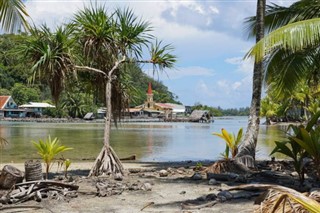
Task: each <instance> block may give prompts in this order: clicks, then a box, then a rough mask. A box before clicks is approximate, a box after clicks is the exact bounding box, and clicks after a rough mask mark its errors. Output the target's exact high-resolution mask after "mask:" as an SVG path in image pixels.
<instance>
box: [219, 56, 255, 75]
mask: <svg viewBox="0 0 320 213" xmlns="http://www.w3.org/2000/svg"><path fill="white" fill-rule="evenodd" d="M225 62H226V63H229V64H233V65H237V68H236V71H237V72H240V73H243V74H245V75H252V72H253V60H251V59H247V60H243V59H242V57H233V58H227V59H226V60H225Z"/></svg>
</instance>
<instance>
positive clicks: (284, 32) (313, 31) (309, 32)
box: [245, 18, 320, 61]
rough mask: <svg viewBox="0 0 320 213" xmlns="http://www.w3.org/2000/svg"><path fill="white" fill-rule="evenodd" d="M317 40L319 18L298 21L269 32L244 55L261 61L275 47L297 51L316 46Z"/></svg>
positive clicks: (319, 30)
mask: <svg viewBox="0 0 320 213" xmlns="http://www.w3.org/2000/svg"><path fill="white" fill-rule="evenodd" d="M319 41H320V18H314V19H310V20H305V21H299V22H295V23H291V24H288V25H286V26H284V27H281V28H278V29H277V30H275V31H273V32H271V33H270V34H269V35H267V36H265V37H264V38H263V39H262V40H260V41H259V42H258V43H257V44H256V45H255V46H254V47H253V48H251V49H250V51H249V52H248V53H247V54H246V56H245V57H246V58H248V57H255V59H256V61H262V60H263V59H264V58H265V56H267V55H268V54H270V53H271V52H272V51H273V50H275V49H276V48H282V49H284V50H286V51H291V52H298V51H301V50H303V49H305V48H306V47H314V46H316V45H317V44H318V43H319Z"/></svg>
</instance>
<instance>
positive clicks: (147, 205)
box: [140, 202, 154, 211]
mask: <svg viewBox="0 0 320 213" xmlns="http://www.w3.org/2000/svg"><path fill="white" fill-rule="evenodd" d="M153 204H154V202H149V203H147V204H146V205H144V206H143V207H142V209H140V211H143V210H144V209H145V208H147V207H149V206H151V205H153Z"/></svg>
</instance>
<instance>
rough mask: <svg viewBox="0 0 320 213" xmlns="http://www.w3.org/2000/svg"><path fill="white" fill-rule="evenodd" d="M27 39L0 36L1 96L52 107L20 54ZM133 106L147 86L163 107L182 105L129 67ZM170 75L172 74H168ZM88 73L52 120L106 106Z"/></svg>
mask: <svg viewBox="0 0 320 213" xmlns="http://www.w3.org/2000/svg"><path fill="white" fill-rule="evenodd" d="M26 37H27V35H25V34H21V35H13V34H4V35H0V95H12V96H13V98H14V100H15V101H16V103H17V104H18V105H21V104H24V103H27V102H30V101H32V102H37V101H44V102H49V103H52V97H51V94H50V88H49V86H48V85H47V84H46V83H45V82H40V84H35V83H34V82H32V81H31V78H30V76H32V71H31V70H32V66H31V65H30V64H29V63H28V62H27V61H26V59H25V58H24V57H23V54H21V52H20V48H19V47H20V43H21V41H22V40H24V39H25V38H26ZM127 68H129V69H130V75H129V76H126V78H127V79H126V80H127V81H129V82H130V85H131V90H130V94H129V95H130V103H129V105H130V106H137V105H140V104H143V103H144V101H145V100H146V91H147V86H148V83H149V82H151V84H152V89H153V93H154V100H155V101H156V102H162V103H166V102H169V103H180V102H179V101H178V96H176V95H175V94H173V93H172V92H170V91H169V90H168V88H167V87H166V86H165V85H164V84H163V83H162V82H161V81H157V80H154V79H153V78H151V77H150V76H148V75H147V74H145V73H144V72H143V71H142V70H141V68H140V67H139V66H138V65H136V64H130V65H128V67H127ZM168 74H169V75H170V73H168ZM91 80H92V79H91V78H90V77H89V74H88V73H79V76H78V81H77V82H76V83H73V84H72V85H68V86H67V87H66V90H65V91H63V92H62V95H61V100H60V102H59V106H60V107H59V108H57V110H52V109H50V110H48V112H47V113H49V115H51V116H58V117H61V116H71V117H82V116H83V115H84V114H85V113H86V112H89V111H95V110H96V109H97V108H98V107H101V106H103V103H102V102H101V101H99V99H98V98H96V91H95V89H94V88H93V87H92V85H91V84H90V81H91ZM192 109H203V110H209V111H210V113H211V114H212V115H214V116H247V115H248V114H249V108H248V107H247V108H239V109H237V108H231V109H222V108H221V107H211V106H206V105H202V104H200V103H195V104H194V106H193V107H192Z"/></svg>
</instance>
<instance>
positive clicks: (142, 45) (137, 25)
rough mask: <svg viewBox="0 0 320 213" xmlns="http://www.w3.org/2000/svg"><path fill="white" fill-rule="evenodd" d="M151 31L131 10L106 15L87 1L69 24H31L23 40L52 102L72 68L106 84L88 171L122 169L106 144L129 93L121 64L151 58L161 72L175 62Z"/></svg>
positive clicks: (24, 47)
mask: <svg viewBox="0 0 320 213" xmlns="http://www.w3.org/2000/svg"><path fill="white" fill-rule="evenodd" d="M151 30H152V28H151V26H150V24H149V23H148V22H145V21H142V20H141V19H138V18H137V17H136V16H135V15H134V13H133V12H132V11H131V10H130V9H124V10H121V9H117V10H115V12H114V13H112V14H108V13H107V10H106V8H105V7H104V6H96V7H93V6H91V7H86V8H84V9H83V10H81V11H79V12H78V13H76V14H75V16H74V18H73V20H72V23H71V24H70V25H67V26H66V27H59V28H57V30H56V32H54V33H52V32H51V31H50V30H49V29H48V28H47V27H46V26H42V27H40V28H33V29H32V31H31V34H32V36H31V37H30V39H29V40H27V41H26V42H25V45H23V50H24V52H25V56H26V57H28V58H29V59H30V61H31V62H32V64H33V68H32V70H33V71H34V75H33V79H36V78H37V77H39V78H38V79H39V80H40V81H43V82H47V84H48V85H49V86H50V89H51V93H52V96H53V97H54V100H55V102H58V100H59V96H60V93H61V92H62V91H63V89H64V87H65V84H66V82H67V81H66V80H68V79H70V78H68V77H69V76H71V73H72V71H74V70H79V71H83V72H87V73H91V74H92V75H93V77H94V81H93V83H94V84H95V85H97V86H98V87H99V88H104V98H103V100H104V101H105V104H106V116H105V128H104V146H103V148H102V150H101V152H100V154H99V155H98V157H97V159H96V161H95V163H94V166H93V168H92V169H91V171H90V174H89V176H93V175H95V176H96V175H101V174H116V173H119V174H123V167H122V164H121V162H120V160H119V158H118V156H117V155H116V153H115V152H114V150H113V149H112V148H111V146H110V131H111V129H110V128H111V120H112V117H113V119H114V120H116V119H117V117H119V116H120V114H121V113H120V112H121V111H122V110H123V109H124V107H125V104H124V103H125V102H126V100H127V98H128V96H127V94H126V91H125V88H127V87H126V85H125V83H126V82H125V81H123V79H125V78H124V76H126V75H127V74H128V70H126V67H130V66H125V65H126V64H132V63H134V64H141V63H150V64H152V65H153V67H154V69H155V70H159V71H163V70H164V69H166V68H173V67H174V63H175V62H176V56H174V55H173V54H172V53H171V52H172V51H173V48H172V46H171V45H163V46H162V43H161V42H157V41H156V42H154V43H152V42H153V40H155V38H154V36H152V35H151ZM79 48H80V51H79ZM146 49H149V52H150V59H148V60H145V58H143V56H144V54H143V50H146ZM79 52H80V53H81V54H79ZM75 56H77V57H75ZM79 59H80V60H79ZM112 115H113V116H112Z"/></svg>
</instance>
